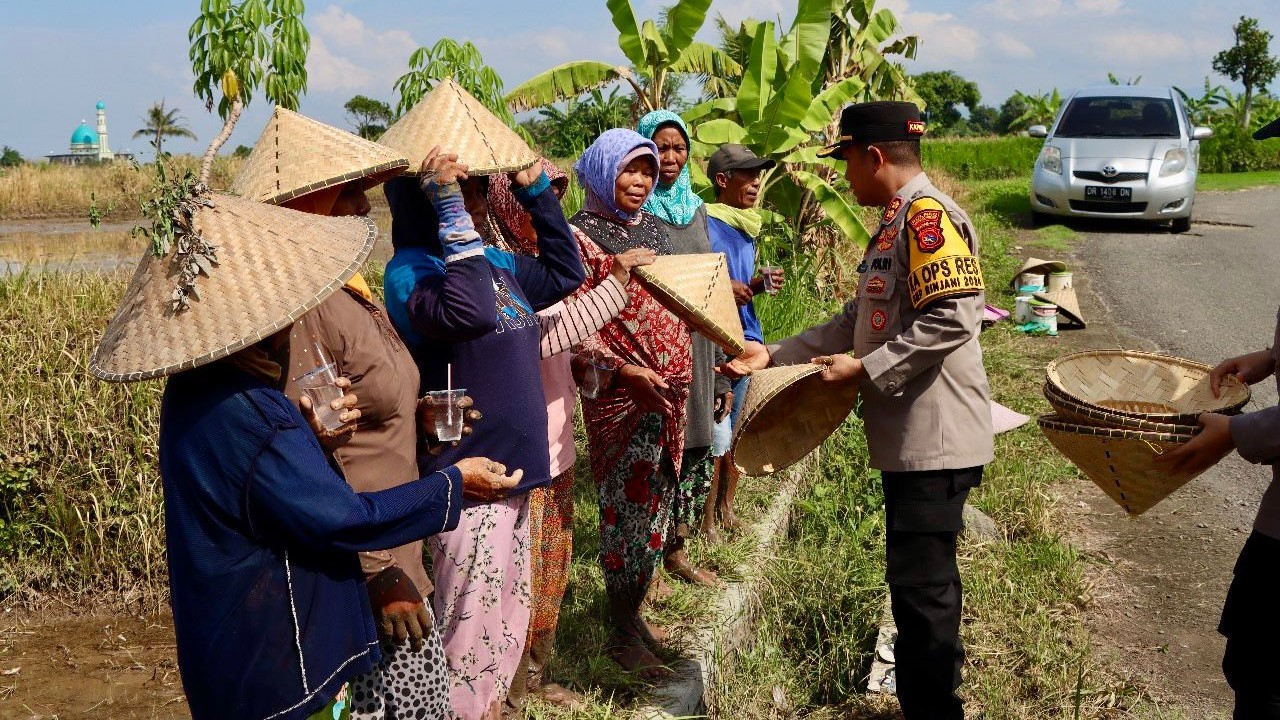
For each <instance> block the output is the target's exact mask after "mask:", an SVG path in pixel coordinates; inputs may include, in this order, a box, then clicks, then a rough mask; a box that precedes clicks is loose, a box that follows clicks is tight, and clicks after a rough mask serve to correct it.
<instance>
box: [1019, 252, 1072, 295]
mask: <svg viewBox="0 0 1280 720" xmlns="http://www.w3.org/2000/svg"><path fill="white" fill-rule="evenodd" d="M1066 271H1067V264H1066V263H1064V262H1062V261H1061V260H1041V259H1040V258H1031V259H1030V260H1027V261H1026V262H1024V263H1022V267H1021V268H1020V269H1019V270H1018V272H1016V273H1014V274H1013V278H1012V279H1011V280H1009V286H1010V287H1012V288H1013V289H1014V290H1017V289H1018V278H1019V277H1021V276H1022V273H1028V272H1034V273H1045V274H1048V273H1052V272H1066Z"/></svg>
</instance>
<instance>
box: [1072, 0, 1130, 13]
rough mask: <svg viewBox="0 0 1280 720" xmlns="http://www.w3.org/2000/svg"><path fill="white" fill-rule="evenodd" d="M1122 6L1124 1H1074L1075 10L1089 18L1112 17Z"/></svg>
mask: <svg viewBox="0 0 1280 720" xmlns="http://www.w3.org/2000/svg"><path fill="white" fill-rule="evenodd" d="M1123 5H1124V0H1076V3H1075V9H1076V10H1077V11H1078V12H1080V13H1081V14H1085V15H1091V16H1099V15H1114V14H1116V13H1118V12H1120V8H1121V7H1122V6H1123Z"/></svg>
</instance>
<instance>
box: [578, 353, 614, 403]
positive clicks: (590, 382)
mask: <svg viewBox="0 0 1280 720" xmlns="http://www.w3.org/2000/svg"><path fill="white" fill-rule="evenodd" d="M610 372H611V370H610V369H609V366H608V365H607V364H605V363H604V362H603V361H601V360H592V361H591V363H590V364H589V365H587V368H586V372H584V373H583V375H582V397H584V398H586V399H588V400H595V399H596V398H598V397H600V393H602V392H604V389H605V387H606V386H607V385H608V384H609V373H610Z"/></svg>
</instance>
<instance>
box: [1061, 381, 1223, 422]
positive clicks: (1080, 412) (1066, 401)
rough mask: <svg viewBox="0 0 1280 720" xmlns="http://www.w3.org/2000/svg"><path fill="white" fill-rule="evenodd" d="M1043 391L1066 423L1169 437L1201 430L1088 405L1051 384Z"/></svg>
mask: <svg viewBox="0 0 1280 720" xmlns="http://www.w3.org/2000/svg"><path fill="white" fill-rule="evenodd" d="M1043 391H1044V397H1045V399H1046V400H1048V401H1049V405H1050V406H1052V407H1053V410H1054V412H1055V413H1057V414H1058V417H1059V418H1061V419H1062V420H1063V421H1064V422H1070V423H1076V424H1078V425H1093V426H1096V427H1109V428H1117V429H1121V430H1140V431H1143V432H1156V433H1166V434H1169V435H1194V434H1195V432H1196V430H1198V429H1199V428H1198V426H1196V425H1176V424H1172V423H1158V422H1152V421H1150V420H1144V419H1142V418H1137V417H1130V416H1129V415H1121V414H1119V413H1115V412H1111V411H1110V410H1104V409H1102V408H1100V407H1098V406H1096V405H1086V404H1084V403H1082V402H1077V401H1075V400H1072V399H1071V398H1070V397H1067V396H1066V395H1063V394H1062V393H1061V392H1060V391H1058V390H1056V389H1054V387H1053V385H1050V384H1049V383H1045V384H1044V388H1043Z"/></svg>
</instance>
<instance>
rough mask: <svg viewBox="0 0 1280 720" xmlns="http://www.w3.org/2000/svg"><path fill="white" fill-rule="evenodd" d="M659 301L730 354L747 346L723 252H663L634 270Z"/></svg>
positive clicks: (739, 351) (738, 351)
mask: <svg viewBox="0 0 1280 720" xmlns="http://www.w3.org/2000/svg"><path fill="white" fill-rule="evenodd" d="M635 273H636V276H637V277H638V278H639V279H640V282H642V283H644V285H645V287H647V288H648V289H649V292H650V293H652V294H653V296H654V298H656V299H657V300H658V302H660V303H662V305H663V306H664V307H666V308H667V309H668V310H670V311H671V312H673V313H675V315H676V317H678V318H680V319H681V320H684V321H685V322H687V323H689V327H692V328H693V329H694V330H697V331H698V332H699V333H701V334H702V335H704V336H705V337H706V338H707V339H708V340H710V341H711V342H713V343H715V344H716V345H719V346H720V347H721V348H722V349H723V350H724V351H725V352H726V353H728V354H729V355H731V356H733V355H741V354H742V351H743V350H744V349H745V348H746V338H745V337H744V335H743V332H742V318H741V316H739V315H738V305H737V303H735V302H734V301H733V288H732V287H731V285H730V281H729V265H728V263H726V262H725V259H724V253H702V254H698V255H664V256H662V257H659V258H656V259H655V260H654V262H653V264H652V265H641V266H639V267H637V268H636V269H635Z"/></svg>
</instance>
